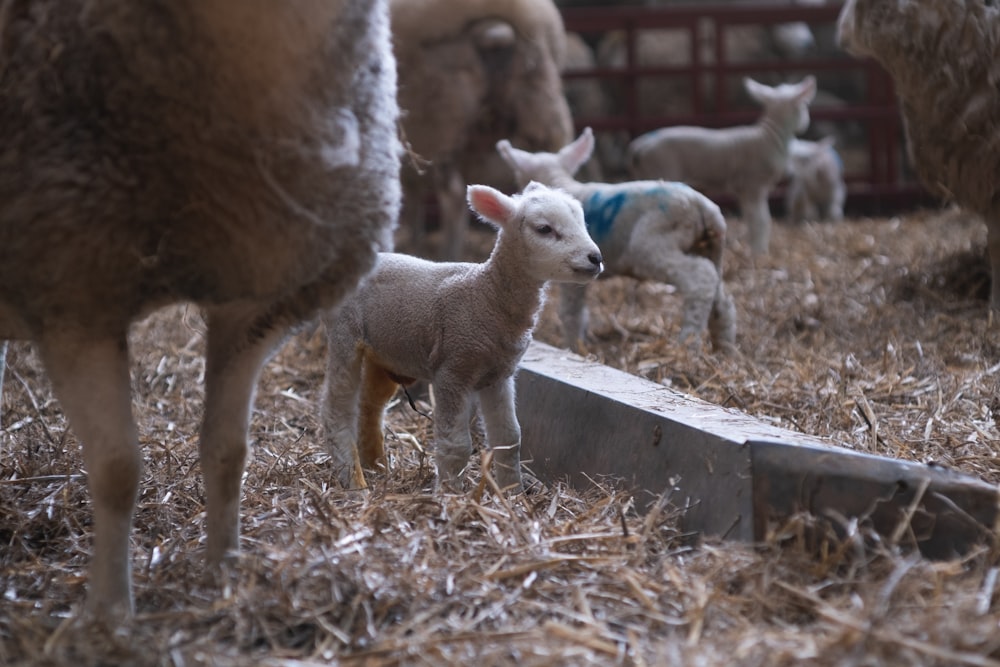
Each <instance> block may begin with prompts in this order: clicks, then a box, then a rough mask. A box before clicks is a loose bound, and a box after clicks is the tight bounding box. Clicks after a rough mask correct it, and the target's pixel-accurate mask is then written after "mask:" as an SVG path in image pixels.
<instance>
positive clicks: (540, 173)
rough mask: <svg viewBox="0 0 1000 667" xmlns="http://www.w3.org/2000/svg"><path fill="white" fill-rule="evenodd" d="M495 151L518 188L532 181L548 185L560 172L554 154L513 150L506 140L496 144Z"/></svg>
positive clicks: (557, 158) (557, 160) (560, 169)
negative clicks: (511, 174)
mask: <svg viewBox="0 0 1000 667" xmlns="http://www.w3.org/2000/svg"><path fill="white" fill-rule="evenodd" d="M497 151H498V152H499V153H500V157H501V158H503V161H504V162H506V163H507V166H509V167H510V168H511V171H513V172H514V178H515V180H516V181H517V184H518V187H521V188H524V187H526V186H527V185H528V184H529V183H531V182H532V181H535V182H537V183H545V184H546V185H548V184H549V183H550V182H551V180H552V175H553V174H554V173H558V172H561V171H562V168H561V167H560V166H559V157H558V156H557V155H556V154H555V153H544V152H542V153H529V152H528V151H522V150H520V149H518V148H514V147H513V146H511V145H510V142H509V141H507V140H506V139H504V140H501V141H499V142H497Z"/></svg>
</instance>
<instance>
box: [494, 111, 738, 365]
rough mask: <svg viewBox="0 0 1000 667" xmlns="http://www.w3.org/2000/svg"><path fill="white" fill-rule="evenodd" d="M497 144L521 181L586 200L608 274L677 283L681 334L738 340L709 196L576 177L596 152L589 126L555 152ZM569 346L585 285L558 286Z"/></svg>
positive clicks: (721, 345)
mask: <svg viewBox="0 0 1000 667" xmlns="http://www.w3.org/2000/svg"><path fill="white" fill-rule="evenodd" d="M497 150H498V151H500V154H501V155H502V156H503V157H504V160H506V162H507V163H508V164H509V165H510V166H511V168H512V169H513V170H514V173H515V175H516V177H517V179H518V181H519V182H520V183H522V184H523V183H527V182H529V181H537V182H540V183H545V184H546V185H550V186H552V187H557V188H561V189H562V190H565V191H566V192H568V193H569V194H571V195H573V196H574V197H576V198H577V199H578V200H579V201H580V202H581V204H582V205H583V209H584V213H585V215H586V217H587V228H588V230H589V231H590V234H591V236H592V237H593V238H594V240H595V241H597V243H598V245H599V246H600V247H601V252H602V253H603V255H604V261H605V262H607V272H606V275H619V276H630V277H633V278H637V279H639V280H655V281H658V282H663V283H668V284H671V285H675V286H676V287H677V289H678V291H679V292H680V294H681V296H682V297H683V299H684V307H683V308H684V313H683V317H682V320H681V331H680V340H681V341H682V342H685V341H688V342H692V343H693V342H697V341H699V340H700V334H701V333H702V332H703V331H704V330H705V329H706V328H707V329H708V330H709V334H710V336H711V339H712V344H713V346H714V347H715V349H717V350H723V351H726V350H731V349H732V348H733V345H734V341H735V338H736V315H735V308H734V306H733V302H732V299H730V297H729V294H728V293H727V292H726V288H725V285H724V284H723V282H722V251H723V248H724V247H725V241H726V221H725V219H724V218H723V216H722V212H721V211H720V210H719V207H718V206H717V205H716V204H715V203H714V202H713V201H712V200H710V199H709V198H708V197H705V196H704V195H702V194H700V193H698V192H697V191H695V190H693V189H692V188H690V187H688V186H687V185H684V184H683V183H670V182H665V181H632V182H628V183H615V184H609V183H581V182H579V181H577V180H576V179H574V178H573V174H575V173H576V171H577V170H578V169H579V168H580V166H581V165H583V164H584V163H585V162H586V161H587V160H588V159H589V158H590V155H591V153H592V152H593V150H594V135H593V133H592V132H591V130H590V128H589V127H588V128H586V129H585V130H584V131H583V133H582V134H581V135H580V136H579V137H578V138H577V139H576V141H574V142H573V143H571V144H569V145H567V146H564V147H563V148H562V149H561V150H560V151H559V152H558V153H544V152H540V153H529V152H527V151H522V150H519V149H517V148H514V147H513V146H511V145H510V142H509V141H507V140H503V141H500V142H499V143H498V144H497ZM560 292H561V302H560V311H559V315H560V320H561V322H562V327H563V336H564V339H565V344H566V346H567V347H570V348H573V349H579V346H580V342H581V341H582V340H583V338H584V335H585V329H586V319H587V318H586V285H563V286H562V287H561V289H560Z"/></svg>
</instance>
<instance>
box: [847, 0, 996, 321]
mask: <svg viewBox="0 0 1000 667" xmlns="http://www.w3.org/2000/svg"><path fill="white" fill-rule="evenodd" d="M837 39H838V41H839V42H840V44H841V46H842V47H843V48H844V49H845V50H847V51H848V52H850V53H851V54H853V55H855V56H858V57H872V58H874V59H876V60H878V61H879V63H881V65H882V66H883V67H885V69H886V70H887V71H888V72H889V74H890V75H891V76H892V78H893V81H894V82H895V85H896V93H897V95H898V96H899V98H900V101H901V106H902V111H903V120H904V121H905V127H906V138H907V148H908V150H909V153H910V157H911V159H912V160H913V162H914V165H915V167H916V169H917V172H918V175H919V176H920V179H921V181H923V183H924V185H925V186H926V187H927V188H928V189H930V190H931V191H932V192H934V193H936V194H939V195H941V196H943V197H945V198H948V199H952V200H954V201H956V202H957V203H958V204H960V205H961V206H963V207H965V208H968V209H969V210H971V211H973V212H974V213H977V214H978V215H980V216H982V217H983V218H984V219H985V222H986V229H987V247H988V250H989V257H990V264H991V271H992V282H991V287H990V306H991V308H992V310H994V311H998V310H1000V196H998V195H1000V181H998V180H997V174H998V173H1000V90H998V88H997V81H998V80H1000V58H998V55H1000V7H997V6H996V5H995V3H993V2H984V0H898V1H897V2H874V1H868V0H861V1H860V2H858V1H855V0H848V1H847V2H846V3H845V4H844V7H843V10H842V11H841V14H840V20H839V22H838V25H837Z"/></svg>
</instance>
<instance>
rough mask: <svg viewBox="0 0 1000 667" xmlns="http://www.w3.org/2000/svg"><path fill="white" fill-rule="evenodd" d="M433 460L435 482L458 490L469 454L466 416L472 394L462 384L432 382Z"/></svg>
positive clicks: (470, 447) (449, 488) (470, 440)
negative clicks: (436, 474) (460, 385)
mask: <svg viewBox="0 0 1000 667" xmlns="http://www.w3.org/2000/svg"><path fill="white" fill-rule="evenodd" d="M433 384H434V403H435V406H434V440H435V443H434V462H435V465H436V466H437V473H438V477H437V486H438V488H439V489H443V490H446V491H461V490H462V478H463V476H464V474H465V469H466V467H467V466H468V465H469V456H470V455H471V454H472V436H471V434H470V433H469V417H470V416H471V412H472V397H471V395H470V393H469V392H468V391H466V390H465V388H464V387H456V386H452V385H451V384H450V383H448V382H434V383H433Z"/></svg>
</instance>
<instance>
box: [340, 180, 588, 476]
mask: <svg viewBox="0 0 1000 667" xmlns="http://www.w3.org/2000/svg"><path fill="white" fill-rule="evenodd" d="M477 197H478V199H477ZM484 197H486V199H483V198H484ZM494 200H495V201H499V202H501V203H502V204H503V206H504V207H505V208H500V207H497V206H494V207H493V208H492V209H491V208H490V206H491V202H492V201H494ZM484 202H485V203H484ZM470 203H471V205H472V206H473V208H474V210H476V211H477V212H479V213H480V214H481V215H482V216H483V217H484V218H485V219H486V220H489V221H492V222H494V223H496V224H498V225H500V231H499V235H498V238H497V241H496V245H495V246H494V249H493V252H492V254H491V255H490V257H489V259H487V260H486V261H485V262H483V263H478V264H477V263H464V262H440V263H439V262H431V261H427V260H423V259H419V258H416V257H412V256H409V255H402V254H395V253H383V254H380V255H379V258H378V261H377V262H376V265H375V269H374V270H373V271H372V273H371V274H370V275H369V276H368V278H367V279H366V280H365V281H364V282H363V283H362V285H361V286H360V287H359V289H358V290H357V292H356V293H355V294H353V295H352V296H351V297H350V298H348V299H347V300H345V301H344V302H343V303H342V304H341V306H340V307H339V308H337V309H336V310H335V311H333V312H331V313H328V314H327V315H326V317H325V318H324V321H325V323H326V326H327V346H328V350H329V368H328V372H327V377H326V386H325V389H324V401H323V423H324V428H325V434H326V439H327V444H328V447H329V449H330V452H331V455H332V456H333V460H334V467H335V469H336V472H337V474H338V476H339V478H340V480H341V482H342V483H343V484H344V485H345V486H347V487H350V488H360V487H364V486H365V481H364V475H363V471H362V469H363V468H374V467H376V466H378V465H385V464H386V460H385V453H384V449H383V442H382V417H383V411H384V407H385V404H386V403H387V402H388V400H389V398H391V397H392V394H393V392H394V391H395V389H396V385H397V383H402V384H408V383H410V382H413V381H415V380H427V381H429V382H431V383H432V384H433V386H434V395H435V399H436V403H437V405H436V409H435V414H434V434H435V461H436V463H437V468H438V474H439V481H441V482H442V483H444V484H445V485H446V486H447V487H449V488H451V487H455V486H458V485H459V484H460V479H461V475H462V471H463V470H464V468H465V466H466V464H467V463H468V459H469V454H470V452H471V447H472V442H471V438H470V436H469V430H468V427H469V416H470V410H471V408H472V405H473V399H474V398H475V397H477V396H478V398H479V399H480V400H479V402H480V405H481V407H482V410H483V415H484V420H485V423H486V432H487V439H488V441H489V444H490V446H491V447H492V448H493V450H494V453H495V457H494V462H495V465H496V470H497V472H496V476H497V479H498V480H499V481H500V482H501V484H502V485H503V486H511V485H514V486H519V485H520V463H519V446H520V430H519V428H518V426H517V418H516V415H515V414H514V384H513V375H514V372H515V370H516V368H517V364H518V362H519V361H520V359H521V356H522V355H523V354H524V351H525V350H526V349H527V347H528V344H529V342H530V341H531V332H532V330H533V329H534V327H535V321H536V318H537V314H538V310H539V309H540V308H541V305H542V299H543V290H544V287H545V284H546V282H547V281H548V280H560V281H570V282H587V281H589V280H591V279H593V278H594V277H595V276H596V275H597V274H598V273H599V272H600V268H601V257H600V251H599V250H598V247H597V245H596V244H594V242H593V241H592V240H591V239H590V237H589V236H588V235H587V232H586V227H585V224H584V220H583V211H582V209H581V207H580V205H579V203H578V202H577V201H576V200H574V199H573V198H572V197H569V196H568V195H566V194H563V193H560V192H556V191H553V190H550V189H548V188H545V187H544V186H541V185H538V184H533V185H532V186H530V187H529V188H526V189H525V192H524V194H523V195H521V196H520V197H516V198H513V199H512V198H508V197H506V196H505V195H502V194H501V193H499V192H497V191H495V190H493V189H492V188H487V187H486V186H471V187H470ZM546 228H547V230H548V231H546Z"/></svg>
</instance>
